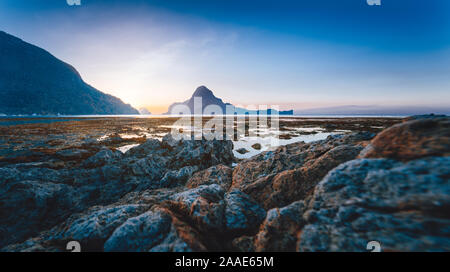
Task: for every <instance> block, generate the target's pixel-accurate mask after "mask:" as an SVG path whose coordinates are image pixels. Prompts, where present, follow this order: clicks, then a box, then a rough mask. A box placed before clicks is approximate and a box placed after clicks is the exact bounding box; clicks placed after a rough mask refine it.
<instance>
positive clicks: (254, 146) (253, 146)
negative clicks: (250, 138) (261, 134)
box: [252, 143, 261, 150]
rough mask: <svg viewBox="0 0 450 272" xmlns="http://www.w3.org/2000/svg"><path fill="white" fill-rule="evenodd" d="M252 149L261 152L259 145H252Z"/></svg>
mask: <svg viewBox="0 0 450 272" xmlns="http://www.w3.org/2000/svg"><path fill="white" fill-rule="evenodd" d="M252 148H253V149H256V150H261V144H259V143H256V144H253V145H252Z"/></svg>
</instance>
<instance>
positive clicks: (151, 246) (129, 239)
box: [104, 207, 206, 252]
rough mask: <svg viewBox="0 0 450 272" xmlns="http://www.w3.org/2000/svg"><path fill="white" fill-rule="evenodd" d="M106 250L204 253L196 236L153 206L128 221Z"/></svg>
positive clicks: (108, 242) (174, 217) (193, 231)
mask: <svg viewBox="0 0 450 272" xmlns="http://www.w3.org/2000/svg"><path fill="white" fill-rule="evenodd" d="M104 250H105V251H122V252H124V251H134V252H136V251H137V252H145V251H166V252H167V251H174V252H176V251H205V250H206V247H205V246H204V245H203V244H202V243H201V242H200V239H199V234H198V232H197V231H196V230H194V229H193V228H191V227H190V226H189V225H187V224H186V223H184V222H182V221H180V220H179V219H178V218H177V217H176V216H175V215H174V214H173V213H172V212H170V211H169V210H167V209H165V208H161V207H156V208H154V209H153V210H151V211H148V212H146V213H144V214H141V215H139V216H137V217H133V218H130V219H128V220H127V221H126V222H125V223H123V224H122V225H121V226H120V227H118V228H117V229H116V230H115V231H114V232H113V234H112V235H111V237H110V238H109V239H108V240H107V241H106V243H105V245H104Z"/></svg>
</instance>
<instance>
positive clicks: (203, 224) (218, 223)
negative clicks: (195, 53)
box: [169, 184, 225, 231]
mask: <svg viewBox="0 0 450 272" xmlns="http://www.w3.org/2000/svg"><path fill="white" fill-rule="evenodd" d="M224 194H225V192H224V190H223V189H222V187H220V186H219V185H217V184H212V185H202V186H199V187H197V188H194V189H190V190H187V191H184V192H181V193H178V194H175V195H173V196H172V197H171V198H170V200H171V201H170V202H169V205H170V208H171V209H172V210H175V211H177V212H178V213H180V214H183V215H184V216H185V217H188V218H189V220H190V221H192V222H194V223H195V225H197V226H198V228H199V229H202V230H206V231H208V230H218V231H220V230H222V229H223V227H224V216H225V201H224Z"/></svg>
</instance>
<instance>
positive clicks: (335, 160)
mask: <svg viewBox="0 0 450 272" xmlns="http://www.w3.org/2000/svg"><path fill="white" fill-rule="evenodd" d="M372 137H373V134H371V133H358V134H350V135H334V136H330V137H328V138H327V139H326V140H323V141H318V142H313V143H309V144H302V143H295V144H291V145H287V146H283V147H280V148H278V149H277V150H275V151H269V152H264V153H261V154H260V155H257V156H255V157H253V158H252V159H250V160H247V161H244V162H242V163H240V164H239V165H238V166H236V168H235V169H234V171H233V183H232V188H239V189H240V190H241V191H243V192H245V193H247V194H249V195H250V196H252V197H253V198H254V199H255V200H257V201H258V202H259V203H260V204H261V205H263V207H264V208H266V209H270V208H274V207H282V206H285V205H287V204H289V203H291V202H293V201H296V200H301V199H304V198H305V197H306V196H307V195H308V194H310V193H311V192H312V190H313V189H314V186H315V185H316V184H317V183H318V182H319V181H320V180H321V179H322V178H323V177H324V176H325V175H326V174H327V173H328V171H330V170H331V169H333V168H334V167H336V166H338V165H339V164H341V163H343V162H346V161H349V160H352V159H354V158H356V157H357V156H358V154H359V152H360V151H361V150H362V149H363V146H364V145H365V144H366V143H367V142H366V141H367V140H369V139H371V138H372Z"/></svg>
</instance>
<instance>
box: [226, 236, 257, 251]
mask: <svg viewBox="0 0 450 272" xmlns="http://www.w3.org/2000/svg"><path fill="white" fill-rule="evenodd" d="M254 243H255V237H253V236H246V235H244V236H241V237H238V238H234V239H233V241H232V242H231V244H232V246H233V250H235V251H239V252H254V251H255V247H254Z"/></svg>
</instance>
